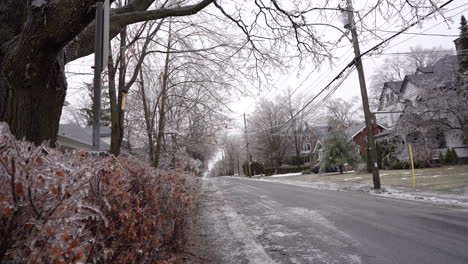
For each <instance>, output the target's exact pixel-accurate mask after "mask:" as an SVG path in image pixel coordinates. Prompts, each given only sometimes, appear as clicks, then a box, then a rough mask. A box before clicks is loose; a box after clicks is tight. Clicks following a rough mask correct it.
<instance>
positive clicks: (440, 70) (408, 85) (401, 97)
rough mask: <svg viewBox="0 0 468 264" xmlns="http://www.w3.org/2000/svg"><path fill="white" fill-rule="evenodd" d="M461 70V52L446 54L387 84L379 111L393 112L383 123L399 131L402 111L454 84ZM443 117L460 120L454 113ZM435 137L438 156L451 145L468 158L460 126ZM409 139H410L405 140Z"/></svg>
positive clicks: (434, 150)
mask: <svg viewBox="0 0 468 264" xmlns="http://www.w3.org/2000/svg"><path fill="white" fill-rule="evenodd" d="M457 71H458V60H457V55H446V56H445V57H443V58H442V59H440V60H439V61H437V62H436V63H435V64H434V65H433V66H431V67H420V68H417V69H416V71H415V74H413V75H406V76H405V78H404V79H403V81H398V82H387V83H385V84H384V86H383V89H382V93H381V95H380V98H379V108H378V110H379V111H381V112H391V113H386V114H382V115H380V116H379V120H380V122H382V123H383V124H385V125H386V126H387V127H388V128H390V129H393V130H395V128H396V126H397V125H398V124H400V123H401V122H402V121H401V116H402V112H404V111H406V110H407V109H410V108H413V107H416V106H420V105H421V104H420V103H421V100H423V96H422V94H423V93H424V92H427V91H432V90H434V89H446V88H449V89H450V88H451V87H454V83H455V80H456V78H455V76H456V74H457ZM467 111H468V110H467ZM439 118H440V117H439ZM443 119H445V120H447V121H448V122H451V123H456V122H459V120H457V119H456V118H455V117H454V116H451V115H450V114H447V115H445V116H443ZM388 136H391V135H390V134H389V135H388ZM434 137H436V138H435V139H434V141H435V142H436V143H435V144H434V145H433V146H432V149H433V153H434V155H433V157H434V158H436V157H438V154H440V153H441V152H442V153H443V152H445V151H447V149H449V148H450V149H454V150H455V151H456V152H457V155H458V156H459V157H462V158H463V157H468V146H467V145H465V144H464V143H465V142H466V139H465V135H464V133H463V132H462V131H461V130H460V129H450V130H449V129H447V130H445V131H442V132H439V134H436V135H434ZM405 141H406V138H404V139H403V141H402V142H405Z"/></svg>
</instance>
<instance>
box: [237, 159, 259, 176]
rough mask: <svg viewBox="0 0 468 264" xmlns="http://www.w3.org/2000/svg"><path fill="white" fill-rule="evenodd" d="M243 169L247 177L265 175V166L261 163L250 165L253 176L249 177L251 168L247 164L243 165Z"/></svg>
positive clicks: (254, 162)
mask: <svg viewBox="0 0 468 264" xmlns="http://www.w3.org/2000/svg"><path fill="white" fill-rule="evenodd" d="M242 169H243V170H244V174H245V175H246V176H253V175H256V174H260V173H264V172H263V164H261V163H260V162H257V161H252V162H251V163H250V171H251V173H252V175H249V167H248V165H247V162H245V163H244V164H242Z"/></svg>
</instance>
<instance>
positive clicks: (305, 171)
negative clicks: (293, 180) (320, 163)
mask: <svg viewBox="0 0 468 264" xmlns="http://www.w3.org/2000/svg"><path fill="white" fill-rule="evenodd" d="M310 173H311V172H310V169H307V170H303V171H302V172H301V174H310Z"/></svg>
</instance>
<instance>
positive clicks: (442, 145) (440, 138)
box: [436, 132, 447, 149]
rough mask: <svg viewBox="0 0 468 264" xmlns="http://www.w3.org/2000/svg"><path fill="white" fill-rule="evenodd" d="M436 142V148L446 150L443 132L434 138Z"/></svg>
mask: <svg viewBox="0 0 468 264" xmlns="http://www.w3.org/2000/svg"><path fill="white" fill-rule="evenodd" d="M436 140H437V148H440V149H442V148H446V147H447V141H446V140H445V135H444V133H443V132H440V133H438V134H437V136H436Z"/></svg>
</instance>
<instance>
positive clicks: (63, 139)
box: [56, 124, 110, 151]
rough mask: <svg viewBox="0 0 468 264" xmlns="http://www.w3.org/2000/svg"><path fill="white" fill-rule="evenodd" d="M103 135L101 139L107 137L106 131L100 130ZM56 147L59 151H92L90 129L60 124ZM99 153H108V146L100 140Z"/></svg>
mask: <svg viewBox="0 0 468 264" xmlns="http://www.w3.org/2000/svg"><path fill="white" fill-rule="evenodd" d="M101 131H104V134H101V137H102V136H104V137H107V135H108V134H107V133H106V132H107V131H106V129H104V128H102V130H101ZM56 144H57V147H58V148H59V149H61V150H67V149H84V150H92V148H93V134H92V129H91V130H90V129H86V128H82V127H80V126H79V125H76V124H60V125H59V132H58V134H57V141H56ZM99 145H100V148H99V150H101V151H109V149H110V145H109V144H108V143H106V142H105V141H104V140H102V139H101V141H100V144H99Z"/></svg>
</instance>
